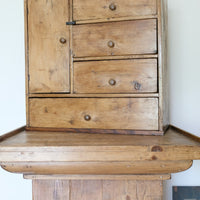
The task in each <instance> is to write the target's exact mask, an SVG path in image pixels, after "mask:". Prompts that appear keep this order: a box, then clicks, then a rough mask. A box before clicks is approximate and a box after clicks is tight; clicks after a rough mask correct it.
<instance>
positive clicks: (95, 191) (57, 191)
mask: <svg viewBox="0 0 200 200" xmlns="http://www.w3.org/2000/svg"><path fill="white" fill-rule="evenodd" d="M33 199H34V200H58V199H59V200H69V199H70V200H78V199H81V200H91V199H95V200H110V199H114V200H121V199H126V200H130V199H135V200H144V199H148V200H155V199H156V200H161V199H162V181H160V180H154V181H153V180H150V181H142V180H123V181H119V180H117V181H112V180H111V181H110V180H105V181H103V180H33Z"/></svg>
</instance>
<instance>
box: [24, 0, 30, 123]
mask: <svg viewBox="0 0 200 200" xmlns="http://www.w3.org/2000/svg"><path fill="white" fill-rule="evenodd" d="M27 4H28V3H27V0H24V36H25V38H24V41H25V81H26V124H27V125H29V115H28V110H29V107H28V101H29V99H28V97H29V92H28V87H29V86H28V74H29V72H28V15H27V14H28V5H27Z"/></svg>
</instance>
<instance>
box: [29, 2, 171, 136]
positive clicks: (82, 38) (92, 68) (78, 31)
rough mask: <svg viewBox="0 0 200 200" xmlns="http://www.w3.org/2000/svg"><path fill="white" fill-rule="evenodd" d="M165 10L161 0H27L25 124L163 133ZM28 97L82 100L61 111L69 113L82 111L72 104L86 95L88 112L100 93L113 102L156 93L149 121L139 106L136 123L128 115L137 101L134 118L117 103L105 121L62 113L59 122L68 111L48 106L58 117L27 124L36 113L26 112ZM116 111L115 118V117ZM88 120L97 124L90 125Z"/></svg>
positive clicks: (165, 108) (165, 105) (165, 121)
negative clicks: (80, 119)
mask: <svg viewBox="0 0 200 200" xmlns="http://www.w3.org/2000/svg"><path fill="white" fill-rule="evenodd" d="M83 7H84V9H83ZM166 10H167V6H166V2H165V0H149V1H146V0H135V1H131V0H127V1H126V2H123V3H122V2H121V1H120V0H114V1H111V0H101V1H100V0H95V1H92V0H88V1H81V0H67V1H64V0H59V1H55V0H52V1H45V0H41V1H36V0H30V1H28V0H25V36H26V38H25V40H26V74H27V75H26V76H27V77H26V80H27V81H26V88H27V90H26V93H27V126H28V127H29V128H36V130H37V128H38V127H41V128H45V127H50V128H53V127H54V128H58V130H66V131H68V132H69V131H72V132H76V131H80V132H86V131H87V132H90V133H91V132H94V133H96V132H98V131H99V133H114V134H143V135H161V134H163V133H164V131H165V130H166V128H167V126H168V124H169V122H168V101H167V96H168V95H167V81H166V80H167V78H166V47H167V46H166V33H165V32H166V30H167V18H166V17H165V16H166ZM36 13H37V14H36ZM74 20H75V21H76V25H75V26H66V22H67V21H68V22H69V21H74ZM60 39H61V40H60ZM65 39H66V41H65ZM156 61H157V63H153V62H156ZM137 62H138V63H137ZM142 62H144V65H143V66H141V65H142V64H141V63H142ZM150 62H152V63H151V64H150ZM139 63H140V64H139ZM136 64H137V65H136ZM150 65H151V66H150ZM156 65H157V66H156ZM107 79H109V80H107ZM136 79H137V80H136ZM110 81H111V82H110ZM32 98H34V99H35V98H38V102H40V99H39V98H52V101H55V99H54V98H58V99H60V98H68V99H69V100H70V101H71V103H70V105H72V104H73V103H74V102H76V103H78V104H79V103H80V105H77V104H76V105H77V106H75V105H72V106H71V109H70V112H69V113H67V116H69V115H72V116H71V118H73V117H74V116H78V115H79V113H82V111H81V110H79V109H78V108H81V107H82V103H81V102H84V101H85V99H86V98H87V99H88V102H87V104H88V107H87V109H89V110H91V109H93V110H94V107H95V106H96V102H95V101H94V99H95V100H97V104H98V102H100V101H101V99H102V98H104V99H105V98H109V99H111V98H116V99H117V100H116V101H118V99H119V98H120V99H122V98H127V99H128V98H131V99H134V98H146V99H149V98H155V99H156V101H158V102H157V103H156V104H157V105H155V107H156V110H155V109H152V110H153V113H152V114H150V113H149V115H148V116H150V115H152V116H153V118H152V120H149V119H150V117H148V119H147V118H146V116H147V112H151V111H150V109H147V110H146V111H144V109H145V105H144V108H142V112H143V113H144V116H142V117H141V116H139V117H140V119H138V120H141V121H142V120H143V124H142V123H140V124H139V126H137V124H138V122H137V121H136V120H135V118H136V117H134V118H132V116H133V115H135V116H136V114H135V112H134V109H135V108H136V107H137V106H136V107H135V106H134V109H132V111H131V112H133V113H132V115H131V114H130V111H128V112H127V113H128V115H127V116H125V115H126V111H125V112H124V111H122V110H123V108H122V107H121V106H120V108H119V110H118V108H117V107H115V109H114V111H112V112H110V113H111V114H109V115H108V114H106V117H105V116H103V115H101V116H100V117H101V120H102V119H105V121H107V122H106V123H98V122H94V121H93V119H92V120H89V121H88V123H86V122H85V121H83V122H80V123H76V125H75V124H73V123H74V120H73V119H72V120H68V118H67V120H68V122H69V121H70V122H69V123H68V122H67V123H65V122H66V121H65V119H66V118H65V117H66V114H65V113H61V112H62V111H61V110H63V111H64V112H66V111H65V110H66V108H63V109H62V108H61V105H58V104H52V106H53V108H55V110H56V109H58V110H59V112H58V113H59V114H58V115H59V116H61V115H62V118H60V119H61V120H57V119H55V121H58V123H57V122H56V123H53V124H52V125H49V124H50V123H49V119H48V117H49V118H50V114H45V115H44V113H43V114H42V116H43V117H46V116H47V120H46V119H45V118H42V117H41V118H40V119H41V122H42V123H41V124H40V120H37V123H35V121H34V122H32V119H34V120H35V118H33V117H32V116H33V115H35V113H36V112H33V113H32V111H33V110H32V109H31V106H32V105H31V104H32V103H31V102H32V101H33V100H32ZM78 99H79V100H78ZM98 99H100V100H98ZM63 101H65V100H63ZM67 101H68V100H67ZM113 101H114V99H113ZM134 101H137V99H136V100H134ZM39 104H40V103H39ZM67 105H69V103H67ZM39 106H40V105H38V107H39ZM89 106H90V107H91V109H90V108H89ZM64 107H65V106H64ZM98 107H101V108H98V109H99V110H100V111H101V112H104V108H105V107H108V105H103V104H102V103H101V104H98ZM110 107H112V108H113V107H114V105H112V106H111V105H110ZM140 107H141V105H140V106H139V108H136V112H137V111H138V110H140V109H141V108H140ZM53 108H52V109H53ZM155 112H156V113H157V114H156V115H157V116H155ZM75 113H76V114H75ZM112 113H113V115H115V116H112ZM122 113H123V114H122ZM95 114H96V113H95ZM116 116H119V117H118V120H117V121H115V119H116ZM130 116H131V117H130ZM51 117H56V118H57V115H56V114H53V115H52V114H51ZM121 117H122V118H123V119H124V120H121V119H122V118H121ZM126 119H127V121H126ZM112 120H114V121H112ZM133 120H134V121H133ZM156 120H157V121H156ZM50 121H51V122H53V121H54V120H53V119H51V120H50ZM77 121H79V119H78V120H77ZM105 121H104V120H103V122H105ZM125 121H126V122H125ZM150 121H153V123H152V125H149V124H148V123H150ZM91 122H92V123H93V124H95V126H94V125H91V126H90V125H89V126H88V124H92V123H91ZM71 123H72V124H71ZM112 123H113V126H111V124H112ZM43 124H44V126H43ZM98 124H99V125H98ZM102 124H105V125H103V126H101V125H102ZM36 125H37V127H36ZM143 125H144V127H142V126H143ZM148 127H149V128H148ZM106 129H107V130H106ZM117 129H118V130H117ZM125 130H127V131H125Z"/></svg>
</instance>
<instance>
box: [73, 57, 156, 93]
mask: <svg viewBox="0 0 200 200" xmlns="http://www.w3.org/2000/svg"><path fill="white" fill-rule="evenodd" d="M74 92H75V93H91V94H92V93H93V94H94V93H147V92H149V93H153V92H157V59H133V60H112V61H89V62H75V63H74Z"/></svg>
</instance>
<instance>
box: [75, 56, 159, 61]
mask: <svg viewBox="0 0 200 200" xmlns="http://www.w3.org/2000/svg"><path fill="white" fill-rule="evenodd" d="M146 58H158V54H141V55H128V56H102V57H98V56H97V57H84V58H78V57H76V58H73V61H74V62H78V61H89V60H96V61H99V60H126V59H146Z"/></svg>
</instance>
